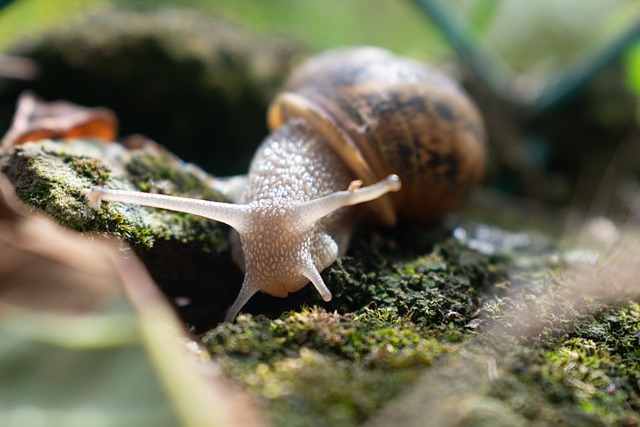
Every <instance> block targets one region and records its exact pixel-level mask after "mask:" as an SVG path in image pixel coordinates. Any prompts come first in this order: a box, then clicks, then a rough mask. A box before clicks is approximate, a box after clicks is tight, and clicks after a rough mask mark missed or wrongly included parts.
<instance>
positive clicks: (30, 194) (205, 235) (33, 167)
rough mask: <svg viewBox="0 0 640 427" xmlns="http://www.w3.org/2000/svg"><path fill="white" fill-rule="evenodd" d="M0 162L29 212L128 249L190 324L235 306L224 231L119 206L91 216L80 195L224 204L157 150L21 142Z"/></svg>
mask: <svg viewBox="0 0 640 427" xmlns="http://www.w3.org/2000/svg"><path fill="white" fill-rule="evenodd" d="M0 164H1V165H2V171H3V172H4V173H6V174H7V176H8V177H9V179H10V180H11V182H12V183H13V185H14V187H15V189H16V192H17V194H18V196H19V197H20V199H21V200H22V201H23V202H25V203H26V205H27V206H29V207H32V208H35V209H37V210H41V211H43V212H45V213H47V214H48V215H50V216H51V217H52V218H54V219H55V220H56V221H57V222H58V223H60V224H62V225H64V226H66V227H69V228H72V229H74V230H77V231H81V232H84V233H88V234H89V233H97V234H100V235H109V236H115V237H116V238H117V239H119V240H120V241H122V242H123V243H126V244H127V246H128V247H129V246H130V247H131V248H132V249H133V250H134V251H135V252H136V253H137V254H138V255H139V256H140V257H141V258H142V260H143V261H144V262H145V264H146V265H147V267H148V268H149V270H150V272H151V274H152V275H153V277H154V279H155V280H156V281H157V282H158V284H159V285H160V286H161V287H162V289H163V290H164V291H165V292H166V293H167V294H168V295H169V296H171V297H175V298H178V297H180V298H181V299H182V300H186V301H190V302H191V304H187V305H185V306H184V307H182V308H181V310H182V313H183V315H184V318H185V320H186V321H187V322H188V323H189V324H192V325H195V326H197V327H200V326H199V325H201V324H202V325H206V326H210V325H213V324H215V323H216V322H217V321H219V319H221V318H222V316H223V313H224V310H225V309H226V308H227V307H228V305H229V304H230V303H231V302H232V301H233V298H234V297H235V294H236V292H237V289H238V285H239V283H240V282H241V276H240V273H239V272H238V271H237V269H236V268H235V267H234V266H233V265H232V263H231V260H230V255H229V242H228V237H227V236H228V228H227V227H226V226H224V225H222V224H220V223H217V222H214V221H210V220H207V219H205V218H202V217H198V216H191V215H184V214H179V213H175V212H170V211H165V210H161V209H152V208H145V207H141V206H135V205H128V204H121V203H106V202H105V203H103V204H102V209H101V210H100V211H97V212H96V211H95V210H93V209H92V208H90V207H89V206H88V205H87V199H86V197H85V195H84V193H83V189H86V188H90V187H91V186H94V185H104V186H107V187H112V188H122V189H131V190H135V189H147V190H148V191H154V192H160V193H165V194H172V195H181V196H188V197H204V198H206V199H209V200H218V201H223V198H222V196H221V195H220V194H218V193H217V192H215V191H214V190H212V188H211V186H210V180H211V179H212V178H211V177H210V176H208V175H207V174H206V173H204V172H203V171H202V170H200V169H198V168H196V167H195V166H193V165H189V164H185V163H183V162H181V161H180V160H178V159H177V158H176V157H175V156H173V155H172V154H170V153H168V152H166V151H164V150H162V149H157V148H155V149H152V148H147V149H138V150H126V149H125V148H124V147H123V146H122V145H120V144H118V143H111V144H102V143H94V142H90V141H65V142H54V141H41V142H38V143H27V144H24V145H21V146H18V147H15V148H13V149H11V150H8V151H7V152H5V153H4V154H3V155H2V156H1V157H0ZM220 270H223V271H222V272H220ZM203 283H205V284H207V285H206V286H204V285H203Z"/></svg>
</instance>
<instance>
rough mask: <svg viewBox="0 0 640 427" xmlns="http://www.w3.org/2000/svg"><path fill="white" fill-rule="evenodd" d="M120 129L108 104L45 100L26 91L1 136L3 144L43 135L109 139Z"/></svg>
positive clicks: (33, 138)
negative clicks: (96, 105)
mask: <svg viewBox="0 0 640 427" xmlns="http://www.w3.org/2000/svg"><path fill="white" fill-rule="evenodd" d="M117 131H118V122H117V119H116V116H115V114H114V113H113V112H112V111H111V110H109V109H107V108H102V107H96V108H89V107H82V106H79V105H76V104H73V103H71V102H68V101H52V102H45V101H42V100H40V99H38V98H37V97H36V96H35V95H34V94H33V93H31V92H23V93H22V95H20V98H19V99H18V105H17V109H16V114H15V115H14V117H13V122H12V124H11V127H10V128H9V130H8V131H7V133H6V134H5V135H4V137H3V139H2V147H3V148H8V147H12V146H15V145H19V144H23V143H25V142H28V141H37V140H40V139H44V138H50V139H63V138H88V139H97V140H100V141H105V142H107V141H113V140H114V139H115V138H116V135H117Z"/></svg>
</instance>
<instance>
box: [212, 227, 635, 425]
mask: <svg viewBox="0 0 640 427" xmlns="http://www.w3.org/2000/svg"><path fill="white" fill-rule="evenodd" d="M570 256H571V255H569V251H568V250H567V249H563V248H562V247H560V246H558V244H556V243H555V241H554V239H552V238H550V237H548V236H545V235H544V234H540V233H539V232H527V231H509V230H505V229H502V228H499V227H495V226H489V225H487V224H482V223H475V222H469V221H465V220H462V219H460V218H458V219H456V220H454V221H453V222H452V223H450V224H449V225H448V226H442V227H440V228H438V229H437V230H432V231H420V230H396V231H393V232H383V231H379V230H371V229H368V230H363V231H361V232H360V233H359V234H358V235H357V236H356V238H355V239H354V242H353V245H352V248H351V250H350V252H349V254H348V255H347V256H346V257H343V258H341V259H339V260H338V261H337V262H336V263H335V264H334V265H333V266H331V267H330V268H329V269H328V270H326V271H325V272H324V273H323V276H324V277H325V279H326V281H327V285H328V286H329V288H330V289H331V290H332V292H334V295H335V297H334V300H333V301H331V302H330V303H322V302H321V301H320V300H319V299H318V298H317V297H315V296H314V295H313V290H312V289H306V288H305V289H303V291H301V292H300V293H299V294H301V295H304V294H305V293H307V295H306V296H305V297H303V298H306V300H307V301H308V302H309V304H310V306H309V308H306V309H302V310H294V311H289V312H285V313H283V314H282V315H280V316H279V317H278V318H276V319H273V318H268V317H265V316H260V315H259V316H255V315H241V316H240V317H239V318H238V319H237V320H236V323H234V324H221V325H219V326H217V327H216V328H214V329H212V330H211V331H209V332H208V333H207V334H205V335H204V337H203V341H204V343H205V345H206V347H207V349H208V350H209V352H210V353H211V354H212V355H213V357H214V360H215V361H216V362H218V363H219V364H220V366H221V367H222V369H223V370H224V371H225V372H226V373H227V375H228V376H229V377H231V378H233V379H235V380H236V381H237V382H238V383H239V384H241V385H242V386H243V387H245V388H246V389H247V390H248V391H249V392H250V393H251V394H252V395H253V396H254V397H255V398H256V399H258V400H259V401H261V402H264V404H265V405H266V406H267V408H268V410H269V416H270V420H271V421H272V423H273V424H274V425H278V426H330V425H331V426H333V425H340V426H356V425H361V424H363V423H365V425H372V426H388V425H402V426H422V425H436V426H450V425H455V426H495V425H501V426H502V425H504V426H527V425H569V426H578V425H612V426H613V425H636V424H637V423H638V422H640V416H639V415H638V410H639V409H640V399H639V397H640V383H639V382H638V380H640V373H639V372H640V371H639V369H638V368H639V366H640V346H639V345H638V344H640V343H639V342H638V330H639V327H640V306H638V304H637V303H634V302H633V301H630V300H628V299H625V298H620V299H614V300H611V301H599V300H598V299H597V298H595V299H594V298H593V297H592V296H589V295H584V294H581V293H580V292H576V288H575V287H573V286H572V285H571V284H570V283H569V279H567V277H566V275H565V273H566V269H567V267H568V265H569V264H568V262H567V259H568V258H570ZM307 291H308V292H307ZM294 298H296V297H295V296H294ZM583 303H584V304H583ZM531 310H535V313H531ZM390 402H391V404H390ZM367 422H368V423H367Z"/></svg>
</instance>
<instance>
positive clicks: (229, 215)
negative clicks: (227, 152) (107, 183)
mask: <svg viewBox="0 0 640 427" xmlns="http://www.w3.org/2000/svg"><path fill="white" fill-rule="evenodd" d="M84 193H85V194H86V196H87V198H88V199H89V205H90V206H91V207H92V208H94V209H99V208H100V202H101V201H102V200H109V201H112V202H121V203H131V204H135V205H141V206H148V207H152V208H160V209H168V210H171V211H176V212H182V213H187V214H192V215H199V216H203V217H205V218H209V219H213V220H215V221H219V222H223V223H225V224H227V225H230V226H231V227H233V228H234V229H236V230H237V231H238V232H239V233H242V232H243V231H244V230H245V229H246V228H247V224H248V219H249V217H250V216H251V209H250V208H249V207H248V206H247V205H236V204H232V203H221V202H212V201H209V200H200V199H189V198H186V197H176V196H167V195H164V194H151V193H143V192H141V191H128V190H112V189H109V188H103V187H92V188H90V189H85V190H84Z"/></svg>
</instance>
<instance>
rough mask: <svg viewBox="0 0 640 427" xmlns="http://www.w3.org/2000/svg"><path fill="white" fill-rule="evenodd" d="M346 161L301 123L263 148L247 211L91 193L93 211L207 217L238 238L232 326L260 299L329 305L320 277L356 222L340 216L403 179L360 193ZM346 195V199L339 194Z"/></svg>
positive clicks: (211, 204)
mask: <svg viewBox="0 0 640 427" xmlns="http://www.w3.org/2000/svg"><path fill="white" fill-rule="evenodd" d="M352 179H353V177H352V176H351V175H350V172H349V171H348V170H347V168H346V167H345V165H344V164H343V163H342V161H341V160H340V158H339V157H338V156H337V154H335V153H334V152H333V151H332V150H331V148H330V147H329V146H328V145H327V144H326V143H325V142H324V141H323V140H322V139H321V138H320V137H318V135H317V134H316V133H314V132H313V130H312V129H311V128H310V127H309V126H308V125H307V124H306V123H304V121H302V120H293V121H291V122H290V123H288V124H287V125H285V126H283V127H282V128H280V129H279V130H278V131H277V132H274V133H273V134H271V135H270V136H269V137H268V138H267V139H266V140H265V141H264V142H263V143H262V145H261V146H260V147H259V148H258V150H257V152H256V155H255V157H254V160H253V162H252V165H251V167H250V170H249V178H248V181H249V182H248V189H247V191H246V193H245V194H244V197H243V203H241V204H237V205H236V204H228V203H220V202H210V201H205V200H196V199H187V198H181V197H173V196H164V195H158V194H148V193H141V192H135V191H122V190H110V189H106V188H101V187H93V188H91V189H90V190H87V191H86V194H87V196H88V198H89V200H90V203H91V204H92V206H93V207H95V208H98V207H99V204H100V201H101V200H110V201H116V202H124V203H134V204H139V205H144V206H150V207H156V208H163V209H169V210H174V211H179V212H184V213H189V214H194V215H200V216H204V217H206V218H210V219H213V220H216V221H220V222H224V223H226V224H228V225H230V226H231V227H233V229H234V230H235V231H236V232H237V233H238V234H239V236H240V241H241V244H242V252H240V251H238V250H237V249H236V250H234V253H236V254H238V253H242V254H243V256H242V259H240V260H238V261H239V263H240V264H241V265H242V266H243V267H244V269H245V279H244V282H243V284H242V289H241V291H240V294H239V295H238V298H237V299H236V301H235V302H234V304H233V305H232V306H231V308H230V309H229V311H228V313H227V316H226V319H225V320H227V321H232V320H233V319H234V318H235V316H236V315H237V313H238V311H239V310H240V309H241V308H242V306H244V304H245V303H246V302H247V301H248V300H249V298H251V296H252V295H253V294H255V293H256V292H257V291H262V292H265V293H267V294H270V295H274V296H279V297H285V296H287V295H288V294H289V293H290V292H295V291H298V290H300V289H301V288H302V287H304V286H305V285H306V284H307V283H308V282H309V281H311V283H313V285H314V286H315V287H316V289H317V290H318V292H319V293H320V295H321V296H322V298H323V299H324V300H325V301H328V300H330V299H331V292H330V291H329V290H328V289H327V287H326V285H325V284H324V281H323V280H322V277H321V276H320V271H322V270H323V269H325V268H326V267H328V266H329V265H330V264H331V263H332V262H333V261H334V260H335V259H336V257H337V256H338V254H340V253H342V252H344V250H345V249H346V243H347V242H348V236H349V232H350V228H351V222H350V221H349V220H348V213H347V212H341V211H340V208H342V207H346V206H351V205H355V204H359V203H363V202H367V201H370V200H373V199H377V198H379V197H381V196H382V195H384V194H386V193H388V192H390V191H398V190H399V189H400V181H399V179H398V177H397V176H395V175H390V176H388V177H387V178H385V179H384V180H382V181H380V182H378V183H376V184H374V185H371V186H367V187H363V188H360V183H359V182H357V181H352ZM336 188H344V189H345V190H344V191H335V189H336Z"/></svg>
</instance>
